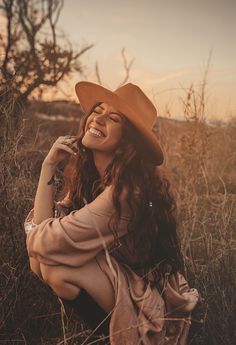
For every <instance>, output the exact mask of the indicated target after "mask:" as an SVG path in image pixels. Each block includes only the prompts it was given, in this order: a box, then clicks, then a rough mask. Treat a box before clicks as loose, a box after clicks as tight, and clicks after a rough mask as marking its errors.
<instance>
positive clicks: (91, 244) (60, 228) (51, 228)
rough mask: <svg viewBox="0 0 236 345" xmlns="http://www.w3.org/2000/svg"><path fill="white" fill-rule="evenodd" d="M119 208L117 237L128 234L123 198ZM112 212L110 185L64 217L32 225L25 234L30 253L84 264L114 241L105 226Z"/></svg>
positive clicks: (56, 262) (54, 262) (59, 262)
mask: <svg viewBox="0 0 236 345" xmlns="http://www.w3.org/2000/svg"><path fill="white" fill-rule="evenodd" d="M121 208H122V209H121V217H120V220H119V223H118V228H117V234H118V237H122V236H124V235H125V234H127V232H128V231H127V226H128V223H129V220H130V211H129V207H128V205H127V204H126V202H125V200H123V201H122V203H121ZM112 212H113V203H112V189H111V186H109V187H106V188H105V190H104V191H103V192H102V193H101V194H100V195H99V196H98V197H97V198H96V199H95V200H94V201H92V202H91V203H89V204H87V205H85V206H84V207H83V208H81V209H80V210H77V211H72V212H71V213H70V214H68V215H67V216H64V217H59V218H56V219H55V218H49V219H45V220H44V221H43V222H41V223H40V224H39V225H34V228H33V229H32V231H29V232H28V234H27V238H26V245H27V250H28V254H29V256H30V257H34V258H35V259H36V260H37V261H39V262H41V263H43V264H46V265H66V266H71V267H78V266H82V265H84V264H85V263H86V262H88V261H90V260H91V259H92V258H94V257H95V256H96V255H97V254H98V253H99V252H100V251H101V250H103V249H105V248H106V247H108V246H109V245H110V244H112V243H113V242H114V236H113V234H112V232H111V230H110V228H109V226H108V224H109V220H110V217H111V214H112Z"/></svg>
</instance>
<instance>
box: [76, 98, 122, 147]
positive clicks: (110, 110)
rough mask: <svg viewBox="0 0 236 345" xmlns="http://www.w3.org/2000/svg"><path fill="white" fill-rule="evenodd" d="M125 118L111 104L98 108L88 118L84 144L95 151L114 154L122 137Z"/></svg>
mask: <svg viewBox="0 0 236 345" xmlns="http://www.w3.org/2000/svg"><path fill="white" fill-rule="evenodd" d="M123 124H124V116H123V115H122V114H121V113H119V111H118V110H116V109H115V108H114V107H112V106H111V105H109V104H106V103H101V104H100V105H98V106H96V107H95V108H94V110H93V112H92V113H91V114H90V115H89V117H88V118H87V121H86V124H85V132H84V136H83V139H82V144H83V145H84V146H85V147H87V148H89V149H91V150H93V151H102V152H104V153H105V152H106V153H112V152H114V151H115V149H116V148H117V146H118V145H119V142H120V139H121V136H122V127H123Z"/></svg>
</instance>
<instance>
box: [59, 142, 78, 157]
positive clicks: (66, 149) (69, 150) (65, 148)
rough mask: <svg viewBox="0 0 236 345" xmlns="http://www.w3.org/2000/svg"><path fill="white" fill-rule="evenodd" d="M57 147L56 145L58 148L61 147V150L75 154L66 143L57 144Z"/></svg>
mask: <svg viewBox="0 0 236 345" xmlns="http://www.w3.org/2000/svg"><path fill="white" fill-rule="evenodd" d="M57 147H58V148H59V149H61V150H64V151H66V152H68V153H71V154H73V155H76V152H75V151H74V150H73V149H71V148H70V147H69V146H67V145H64V144H57Z"/></svg>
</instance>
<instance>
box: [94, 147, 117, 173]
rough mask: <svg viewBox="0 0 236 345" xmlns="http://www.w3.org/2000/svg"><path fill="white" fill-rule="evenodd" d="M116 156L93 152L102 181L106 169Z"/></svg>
mask: <svg viewBox="0 0 236 345" xmlns="http://www.w3.org/2000/svg"><path fill="white" fill-rule="evenodd" d="M113 158H114V154H112V153H105V152H100V151H93V159H94V164H95V166H96V168H97V171H98V173H99V176H100V177H101V179H102V178H103V176H104V173H105V170H106V167H107V166H108V165H109V164H110V163H111V162H112V160H113Z"/></svg>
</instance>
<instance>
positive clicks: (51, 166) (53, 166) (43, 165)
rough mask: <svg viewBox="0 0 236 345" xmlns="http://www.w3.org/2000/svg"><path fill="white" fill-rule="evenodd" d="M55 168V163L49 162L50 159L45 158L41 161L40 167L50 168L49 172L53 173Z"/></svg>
mask: <svg viewBox="0 0 236 345" xmlns="http://www.w3.org/2000/svg"><path fill="white" fill-rule="evenodd" d="M56 168H57V164H55V163H51V162H50V161H48V160H46V159H45V160H44V161H43V163H42V169H45V170H50V172H51V173H55V171H56Z"/></svg>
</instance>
